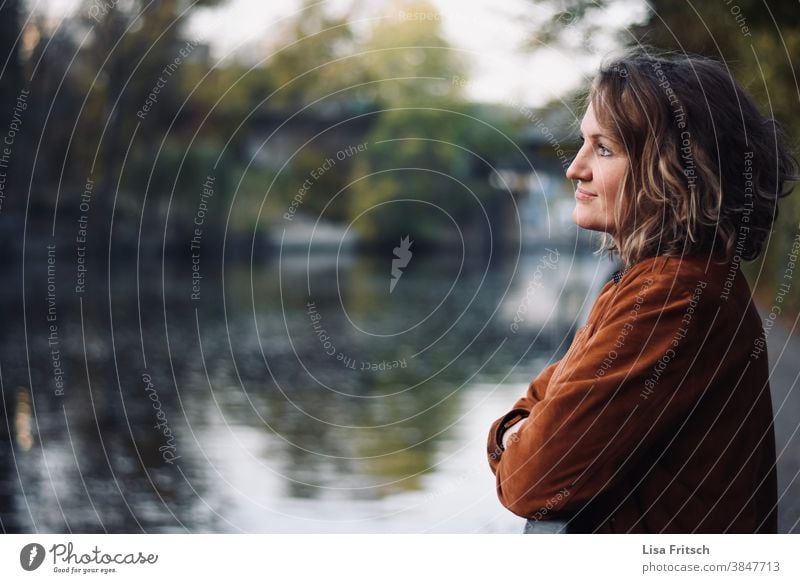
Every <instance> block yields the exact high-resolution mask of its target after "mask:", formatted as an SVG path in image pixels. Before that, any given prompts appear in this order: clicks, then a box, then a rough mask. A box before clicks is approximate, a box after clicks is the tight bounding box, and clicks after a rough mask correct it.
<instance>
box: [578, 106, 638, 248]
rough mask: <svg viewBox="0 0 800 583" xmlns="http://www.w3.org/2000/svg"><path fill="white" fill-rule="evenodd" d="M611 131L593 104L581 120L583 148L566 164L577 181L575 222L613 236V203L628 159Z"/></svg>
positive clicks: (585, 227)
mask: <svg viewBox="0 0 800 583" xmlns="http://www.w3.org/2000/svg"><path fill="white" fill-rule="evenodd" d="M612 135H613V133H612V132H611V131H609V129H608V128H606V127H603V126H602V125H601V124H600V122H599V121H598V120H597V118H596V117H595V113H594V110H593V108H592V105H591V104H590V105H589V107H588V108H587V110H586V114H585V115H584V116H583V120H582V121H581V141H582V144H581V148H580V150H578V153H577V155H576V156H575V159H574V160H573V161H572V164H570V166H569V168H567V178H568V179H570V180H573V181H577V183H578V184H577V189H576V190H575V208H574V210H573V211H572V220H573V221H575V224H577V225H578V226H579V227H583V228H584V229H590V230H592V231H602V232H604V233H608V234H610V235H611V236H614V235H615V231H616V229H615V225H614V203H615V201H616V200H617V197H618V196H619V195H620V188H621V186H622V179H623V177H624V176H625V171H626V169H627V167H628V163H629V159H628V155H627V152H626V151H625V148H624V147H623V146H622V144H619V143H617V141H616V140H615V139H614V138H612V137H611V136H612Z"/></svg>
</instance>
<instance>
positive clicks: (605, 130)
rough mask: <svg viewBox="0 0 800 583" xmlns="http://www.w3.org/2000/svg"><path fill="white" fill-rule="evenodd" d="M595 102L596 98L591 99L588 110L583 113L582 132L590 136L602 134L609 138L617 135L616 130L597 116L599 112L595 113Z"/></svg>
mask: <svg viewBox="0 0 800 583" xmlns="http://www.w3.org/2000/svg"><path fill="white" fill-rule="evenodd" d="M594 102H595V100H594V99H592V100H590V101H589V105H588V107H587V108H586V112H585V113H584V114H583V119H582V120H581V133H582V134H584V135H585V136H586V135H588V136H590V137H595V136H601V137H605V138H608V139H613V138H614V136H615V133H614V131H613V130H612V129H611V128H610V127H608V126H607V125H605V124H604V123H603V122H602V121H601V120H600V119H599V118H598V117H597V114H596V113H595V103H594ZM601 107H602V105H601Z"/></svg>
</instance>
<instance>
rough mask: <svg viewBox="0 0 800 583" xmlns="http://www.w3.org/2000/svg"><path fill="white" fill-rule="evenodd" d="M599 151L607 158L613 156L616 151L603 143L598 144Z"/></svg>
mask: <svg viewBox="0 0 800 583" xmlns="http://www.w3.org/2000/svg"><path fill="white" fill-rule="evenodd" d="M597 151H598V153H599V154H600V156H602V157H603V158H607V157H609V156H613V155H614V152H612V151H611V150H609V149H608V148H607V147H605V146H604V145H603V144H597Z"/></svg>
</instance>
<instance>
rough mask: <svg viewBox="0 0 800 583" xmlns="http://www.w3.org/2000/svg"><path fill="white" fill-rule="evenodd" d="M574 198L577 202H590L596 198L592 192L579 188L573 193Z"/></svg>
mask: <svg viewBox="0 0 800 583" xmlns="http://www.w3.org/2000/svg"><path fill="white" fill-rule="evenodd" d="M575 198H576V199H578V200H592V199H593V198H597V195H596V194H595V193H594V192H589V191H588V190H583V189H582V188H579V189H577V190H576V191H575Z"/></svg>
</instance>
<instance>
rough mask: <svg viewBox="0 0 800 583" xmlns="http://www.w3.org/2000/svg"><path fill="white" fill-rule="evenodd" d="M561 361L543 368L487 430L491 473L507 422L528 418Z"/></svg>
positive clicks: (497, 457)
mask: <svg viewBox="0 0 800 583" xmlns="http://www.w3.org/2000/svg"><path fill="white" fill-rule="evenodd" d="M560 362H561V361H557V362H554V363H553V364H551V365H549V366H547V367H545V368H544V369H543V370H542V372H540V373H539V376H537V377H536V378H535V379H533V380H532V381H531V383H530V385H528V391H527V392H526V393H525V396H524V397H521V398H519V399H518V400H517V402H516V403H514V406H513V407H512V408H511V410H510V411H509V412H508V413H506V414H505V415H503V416H502V417H500V418H499V419H497V420H496V421H495V422H494V423H492V426H491V427H490V428H489V442H488V448H487V454H488V456H489V467H490V468H491V469H492V472H494V473H496V472H497V464H498V463H499V461H500V456H501V455H502V453H503V432H504V431H505V430H506V429H508V428H509V427H510V426H507V424H508V422H509V421H512V420H513V419H514V418H518V417H522V418H523V419H524V418H526V417H528V415H529V414H530V411H531V408H532V407H533V406H534V405H535V404H536V403H538V402H539V401H541V400H542V399H544V397H545V394H546V392H547V383H549V382H550V377H551V376H553V371H554V370H555V369H556V367H557V366H558V365H559V363H560Z"/></svg>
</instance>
